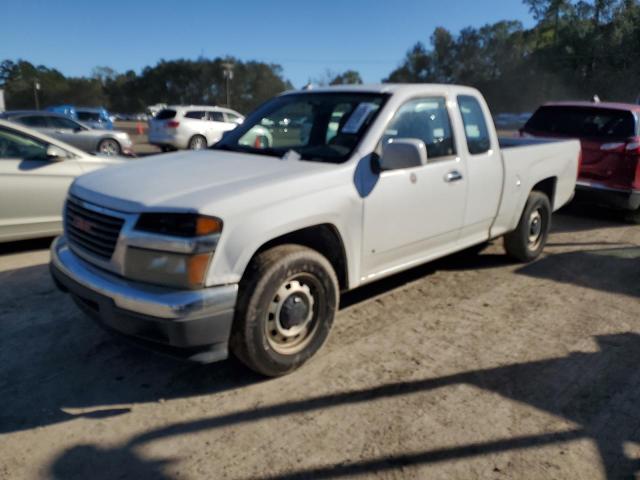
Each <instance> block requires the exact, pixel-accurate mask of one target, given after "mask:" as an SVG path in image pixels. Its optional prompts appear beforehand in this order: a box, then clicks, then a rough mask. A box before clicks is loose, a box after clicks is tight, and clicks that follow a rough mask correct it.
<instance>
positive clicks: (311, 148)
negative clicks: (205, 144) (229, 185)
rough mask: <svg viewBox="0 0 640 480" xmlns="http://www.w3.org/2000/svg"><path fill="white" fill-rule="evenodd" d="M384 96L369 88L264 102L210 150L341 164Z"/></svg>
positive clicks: (296, 96)
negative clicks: (362, 91)
mask: <svg viewBox="0 0 640 480" xmlns="http://www.w3.org/2000/svg"><path fill="white" fill-rule="evenodd" d="M386 99H387V96H386V95H383V94H371V93H348V92H336V93H311V92H310V93H300V94H290V95H283V96H281V97H276V98H274V99H273V100H270V101H268V102H267V103H265V104H264V105H263V106H262V107H260V108H259V109H258V110H256V111H255V112H254V113H252V114H251V115H249V117H248V118H247V119H246V120H245V121H244V123H242V125H240V126H238V127H237V128H235V129H234V130H232V131H231V132H229V133H227V134H226V135H225V136H224V137H223V139H222V140H221V141H220V142H218V143H217V144H216V145H214V146H213V147H212V148H213V149H219V150H231V151H238V152H250V153H257V154H262V155H271V156H276V157H282V156H284V155H285V154H286V153H287V152H290V151H294V152H296V154H297V155H298V156H299V157H300V159H302V160H312V161H317V162H332V163H341V162H344V161H346V160H347V159H348V158H349V156H350V155H351V153H352V152H353V150H354V149H355V148H356V146H357V145H358V143H359V142H360V140H361V139H362V137H363V136H364V134H365V133H366V131H367V129H368V128H369V125H371V123H372V122H373V120H374V119H375V117H376V115H377V114H378V112H379V111H380V108H381V107H382V105H383V104H384V102H385V100H386Z"/></svg>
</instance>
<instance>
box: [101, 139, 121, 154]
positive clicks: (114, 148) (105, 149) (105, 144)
mask: <svg viewBox="0 0 640 480" xmlns="http://www.w3.org/2000/svg"><path fill="white" fill-rule="evenodd" d="M119 150H120V149H119V148H118V144H117V143H116V142H115V140H103V141H102V143H101V144H100V153H104V154H106V155H117V154H118V151H119Z"/></svg>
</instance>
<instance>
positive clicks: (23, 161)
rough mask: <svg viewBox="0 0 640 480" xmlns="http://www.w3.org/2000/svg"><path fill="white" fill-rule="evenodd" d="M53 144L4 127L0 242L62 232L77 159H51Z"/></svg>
mask: <svg viewBox="0 0 640 480" xmlns="http://www.w3.org/2000/svg"><path fill="white" fill-rule="evenodd" d="M48 147H49V145H48V144H47V143H45V142H43V141H40V140H38V139H36V138H33V137H30V136H29V135H27V134H25V133H22V132H20V131H18V130H13V129H9V128H5V127H0V239H4V240H11V239H21V238H29V237H36V236H47V235H54V234H57V233H59V232H60V231H61V230H62V208H63V205H64V200H65V198H66V195H67V190H68V189H69V185H70V184H71V182H72V181H73V179H74V178H75V177H76V176H78V175H80V174H81V173H82V170H81V167H80V165H79V163H78V161H77V160H74V159H65V160H58V159H50V158H49V157H48V156H47V148H48Z"/></svg>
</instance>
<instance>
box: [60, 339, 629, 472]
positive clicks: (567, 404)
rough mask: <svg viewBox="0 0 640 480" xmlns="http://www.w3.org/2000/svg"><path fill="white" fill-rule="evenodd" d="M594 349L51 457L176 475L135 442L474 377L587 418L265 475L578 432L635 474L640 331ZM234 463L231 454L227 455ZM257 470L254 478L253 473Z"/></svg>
mask: <svg viewBox="0 0 640 480" xmlns="http://www.w3.org/2000/svg"><path fill="white" fill-rule="evenodd" d="M597 343H598V345H599V351H598V352H596V353H579V352H577V353H572V354H570V355H568V356H566V357H559V358H552V359H548V360H542V361H536V362H528V363H521V364H514V365H508V366H504V367H498V368H492V369H486V370H475V371H469V372H464V373H460V374H455V375H450V376H445V377H438V378H428V379H424V380H417V381H410V382H398V383H392V384H385V385H380V386H377V387H373V388H368V389H364V390H357V391H346V392H338V393H334V394H330V395H326V396H320V397H314V398H309V399H305V400H301V401H296V402H288V403H280V404H275V405H270V406H265V407H259V408H256V409H252V410H243V411H238V412H235V413H231V414H228V415H221V416H213V417H209V418H205V419H201V420H197V421H191V422H184V423H176V424H173V425H169V426H166V427H163V428H160V429H156V430H151V431H148V432H145V433H143V434H141V435H139V436H136V437H133V438H131V439H130V441H129V442H127V444H125V445H122V446H121V447H117V448H113V449H101V448H100V447H98V446H92V445H83V446H76V447H73V448H71V449H70V450H68V451H66V452H65V453H63V454H62V455H61V456H60V457H59V458H57V459H56V460H55V461H54V463H53V464H52V466H51V474H52V476H53V477H54V478H60V479H63V478H64V479H68V478H88V477H91V478H94V479H103V478H104V479H107V478H120V476H121V475H127V476H131V478H143V477H144V478H165V479H170V478H173V477H172V476H171V475H170V474H168V473H166V471H165V469H164V468H163V466H166V465H167V464H170V463H171V462H172V461H174V460H177V459H166V460H165V461H160V462H158V461H157V460H156V461H153V462H148V461H147V460H145V459H143V458H140V457H139V456H138V455H137V454H136V448H137V447H139V446H141V445H144V444H147V443H149V442H153V441H155V440H162V439H166V438H170V437H176V436H182V435H188V434H191V433H195V432H200V431H205V430H206V431H211V430H214V429H217V428H222V427H226V426H234V427H237V428H240V427H241V426H242V425H246V424H250V423H252V422H258V421H260V420H262V419H266V418H274V417H286V416H287V415H292V414H297V413H303V412H304V413H308V412H312V411H326V410H330V409H333V408H337V407H340V406H342V405H347V404H359V403H365V402H370V401H373V400H376V399H380V398H391V397H398V396H403V395H409V394H414V393H416V392H424V391H428V390H431V389H435V388H444V387H448V386H454V385H460V384H467V385H474V386H476V387H478V388H482V389H484V390H488V391H491V392H495V393H498V394H500V395H502V396H504V397H506V398H509V399H512V400H515V401H517V402H521V403H524V404H527V405H530V406H533V407H535V408H538V409H540V410H543V411H546V412H550V413H552V414H554V415H557V416H561V417H564V418H566V419H568V420H570V421H571V422H574V423H576V424H578V425H579V427H578V428H576V429H573V430H569V431H562V432H548V433H543V434H539V435H531V436H527V437H516V438H505V439H501V440H494V441H489V442H486V443H473V444H468V445H461V446H455V447H451V448H443V449H438V450H427V451H424V452H418V453H412V454H407V455H396V456H389V457H380V458H373V459H370V460H365V461H361V462H353V463H351V462H349V460H348V459H345V462H340V463H339V464H335V465H322V466H319V467H314V468H309V469H301V470H298V471H293V472H291V471H289V472H286V473H283V474H281V475H273V476H265V477H263V478H264V479H267V478H268V479H287V480H289V479H302V478H314V479H322V478H341V477H346V476H352V475H365V474H373V473H379V472H383V471H389V470H395V469H398V468H401V467H407V466H412V465H426V464H432V463H438V462H443V461H450V460H456V459H458V460H459V459H463V458H470V457H477V456H482V455H487V454H495V453H498V452H507V451H512V450H523V449H527V448H533V447H541V446H545V445H554V444H558V443H564V442H568V441H572V440H577V439H591V440H593V442H594V443H595V445H596V446H597V448H598V451H599V453H600V457H601V461H602V466H603V469H604V471H605V472H606V476H607V478H608V479H618V478H633V475H634V473H636V472H639V471H640V462H639V461H638V460H635V459H630V458H628V457H627V456H626V454H625V452H624V448H623V445H624V443H625V442H640V431H639V429H638V423H639V422H638V418H637V415H636V414H637V404H638V401H640V398H639V397H640V395H639V393H640V373H639V372H638V368H637V366H638V363H639V362H640V336H639V335H636V334H631V333H629V334H620V335H608V336H600V337H597ZM226 460H227V461H229V462H231V461H233V459H226ZM254 478H255V477H254Z"/></svg>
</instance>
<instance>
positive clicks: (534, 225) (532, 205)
mask: <svg viewBox="0 0 640 480" xmlns="http://www.w3.org/2000/svg"><path fill="white" fill-rule="evenodd" d="M550 227H551V204H550V203H549V198H548V197H547V196H546V195H545V194H544V193H542V192H537V191H534V192H531V193H530V194H529V198H528V199H527V203H526V205H525V207H524V211H523V212H522V216H521V217H520V221H519V222H518V226H517V227H516V229H515V230H514V231H513V232H510V233H507V234H506V235H505V236H504V248H505V250H506V251H507V255H509V256H510V257H512V258H514V259H516V260H518V261H520V262H531V261H533V260H535V259H536V258H538V256H539V255H540V254H541V253H542V250H544V246H545V245H546V243H547V238H548V237H549V228H550Z"/></svg>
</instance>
